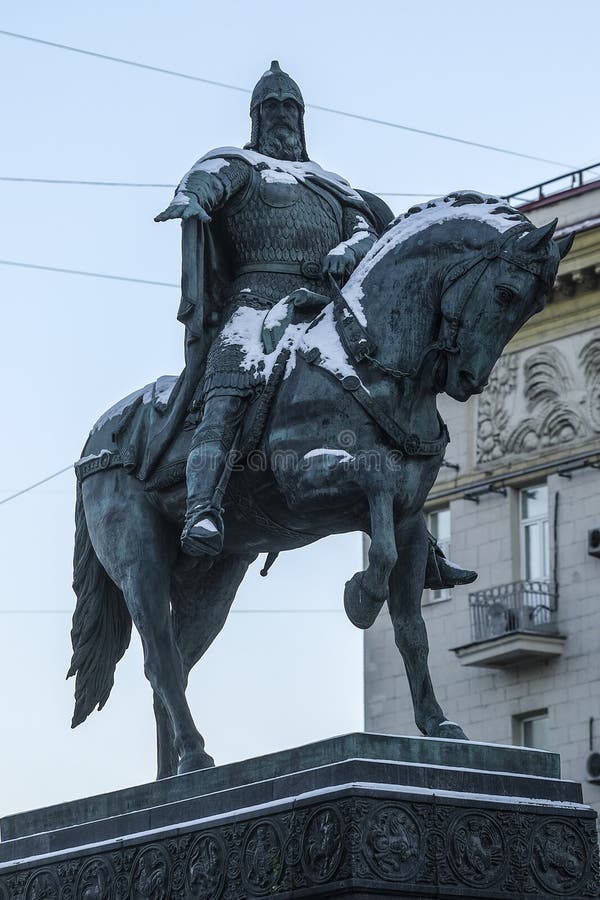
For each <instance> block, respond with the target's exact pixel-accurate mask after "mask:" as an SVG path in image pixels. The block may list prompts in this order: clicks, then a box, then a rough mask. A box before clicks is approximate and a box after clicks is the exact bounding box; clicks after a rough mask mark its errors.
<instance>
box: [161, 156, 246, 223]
mask: <svg viewBox="0 0 600 900" xmlns="http://www.w3.org/2000/svg"><path fill="white" fill-rule="evenodd" d="M211 163H212V164H213V165H211ZM215 163H222V165H220V167H219V168H218V170H217V171H211V169H214V168H215V165H214V164H215ZM249 178H250V169H249V167H248V165H247V164H246V163H245V162H243V161H242V160H239V159H232V160H230V161H229V162H226V161H225V160H205V161H204V162H200V163H196V165H195V166H194V167H193V168H192V169H190V171H189V172H188V173H187V175H185V176H184V178H182V180H181V181H180V183H179V185H178V187H177V190H176V191H175V196H174V197H173V199H172V200H171V203H170V204H169V206H168V207H167V208H166V209H165V210H163V212H161V213H159V214H158V215H157V216H156V218H155V219H154V221H155V222H166V221H168V220H169V219H191V218H193V217H195V218H197V219H200V221H201V222H210V217H211V213H212V212H213V211H214V210H216V209H219V208H220V207H221V206H222V205H223V204H224V203H225V202H226V201H227V200H228V199H229V198H230V197H232V196H233V195H234V194H236V193H237V192H238V191H240V190H241V189H242V188H243V187H245V186H246V184H247V183H248V179H249Z"/></svg>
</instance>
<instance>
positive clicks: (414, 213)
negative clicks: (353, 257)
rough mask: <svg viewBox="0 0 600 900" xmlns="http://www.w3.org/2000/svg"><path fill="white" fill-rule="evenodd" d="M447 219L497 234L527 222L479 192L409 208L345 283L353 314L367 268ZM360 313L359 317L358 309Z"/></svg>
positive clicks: (501, 201)
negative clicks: (484, 227) (477, 224)
mask: <svg viewBox="0 0 600 900" xmlns="http://www.w3.org/2000/svg"><path fill="white" fill-rule="evenodd" d="M451 219H470V220H471V221H475V222H482V223H485V224H487V225H490V226H492V227H493V228H495V229H496V230H497V231H499V232H500V233H502V232H504V231H507V230H508V229H509V228H512V227H513V226H514V225H515V224H517V223H520V222H523V223H529V219H528V218H527V217H526V216H525V215H523V213H520V212H519V211H518V210H516V209H513V207H512V206H509V205H508V203H507V202H506V200H504V199H503V198H502V197H495V196H492V195H490V194H481V193H479V191H453V192H452V193H451V194H446V196H445V197H438V198H437V199H435V200H429V201H428V202H427V203H418V204H416V205H415V206H411V208H410V209H409V210H408V211H407V212H405V213H402V214H401V215H399V216H397V217H396V218H395V219H394V220H393V221H392V222H390V224H389V225H388V227H387V228H386V230H385V231H384V232H383V234H382V235H381V237H380V238H379V240H378V241H376V242H375V244H374V245H373V246H372V247H371V249H370V251H369V252H368V253H367V255H366V256H365V258H364V259H363V260H362V262H361V263H360V265H359V266H358V267H357V268H356V270H355V272H354V273H353V274H352V276H351V277H350V279H349V281H348V283H347V284H346V287H345V288H344V296H345V298H346V300H347V302H348V303H349V305H350V306H351V307H352V308H353V311H354V312H355V313H356V314H359V304H360V300H361V298H362V297H363V296H364V294H363V289H362V285H363V282H364V280H365V278H366V277H367V275H368V274H369V272H370V271H371V269H372V268H373V267H374V266H375V265H376V264H377V263H379V262H380V261H381V259H382V258H383V257H384V256H385V255H387V254H388V253H389V252H390V251H392V250H395V249H397V248H398V247H399V246H400V245H401V244H403V243H404V242H405V241H407V240H408V239H409V238H412V237H413V236H414V235H415V234H418V233H419V232H420V231H425V229H427V228H430V227H431V226H432V225H438V224H441V223H442V222H446V221H449V220H451ZM532 227H533V226H532ZM355 307H356V308H355ZM360 313H361V314H362V310H360ZM359 318H360V316H359Z"/></svg>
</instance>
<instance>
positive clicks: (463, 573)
mask: <svg viewBox="0 0 600 900" xmlns="http://www.w3.org/2000/svg"><path fill="white" fill-rule="evenodd" d="M476 578H477V572H474V571H473V570H472V569H463V568H462V566H458V565H456V563H453V562H451V561H450V560H449V559H446V557H445V555H444V552H443V551H442V549H441V547H440V546H439V545H438V542H437V541H436V539H435V538H434V537H433V535H432V534H430V535H429V554H428V557H427V569H426V570H425V587H426V588H431V590H434V591H438V590H441V589H442V588H453V587H457V586H458V585H460V584H471V583H472V582H473V581H475V579H476Z"/></svg>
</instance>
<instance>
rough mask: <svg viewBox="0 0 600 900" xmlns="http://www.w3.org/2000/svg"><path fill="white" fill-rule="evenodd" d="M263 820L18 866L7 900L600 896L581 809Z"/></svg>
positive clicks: (337, 813) (441, 805)
mask: <svg viewBox="0 0 600 900" xmlns="http://www.w3.org/2000/svg"><path fill="white" fill-rule="evenodd" d="M490 799H491V798H490ZM497 800H499V798H497ZM264 812H265V814H264V815H260V814H259V815H256V813H255V814H254V815H252V814H251V813H248V814H247V818H246V817H244V816H240V817H238V818H236V820H235V821H233V822H232V821H231V820H230V821H228V822H226V823H224V824H221V825H218V824H215V823H214V821H212V822H211V823H210V824H208V825H207V826H206V827H202V826H200V827H199V828H198V826H197V825H196V826H194V827H196V828H197V830H195V831H194V830H190V831H189V832H184V833H181V832H177V833H176V834H175V835H174V836H169V837H163V838H161V839H158V837H157V836H156V835H154V836H153V839H152V840H151V841H146V842H144V839H143V835H141V836H140V838H139V841H140V843H139V845H132V846H123V843H121V844H120V845H119V844H118V843H113V844H112V847H110V848H108V849H103V852H94V850H93V848H92V849H91V850H90V851H89V854H88V855H85V853H84V854H83V855H78V856H77V857H76V858H72V859H67V860H65V859H62V860H61V861H60V862H52V861H51V860H50V859H48V860H47V861H46V862H45V863H44V864H41V863H38V864H37V865H35V866H33V867H31V868H30V869H27V868H26V867H23V866H21V867H20V868H17V870H16V871H13V872H11V873H8V874H4V875H1V874H0V898H1V900H42V898H43V900H91V898H94V900H221V898H222V900H247V898H261V897H277V896H291V895H292V894H293V896H294V897H301V896H310V895H311V892H312V890H313V889H314V890H317V889H318V890H319V893H321V894H322V890H323V889H324V886H329V888H328V890H329V891H330V892H328V893H327V894H326V896H335V895H336V894H337V892H338V890H339V891H340V892H342V891H346V893H345V896H352V894H351V893H348V890H347V889H348V885H349V884H351V885H353V886H354V887H355V888H356V889H357V891H358V890H359V889H360V894H361V896H370V894H369V890H373V891H374V892H376V893H377V895H378V896H381V895H382V894H387V895H389V896H395V897H401V896H414V892H417V893H426V888H427V886H435V893H436V896H438V897H441V898H443V897H448V898H452V897H454V898H458V897H477V898H482V897H487V896H493V897H498V898H501V897H504V896H506V897H511V896H524V895H527V896H531V897H532V898H535V897H554V896H556V897H560V896H567V895H568V896H572V897H597V896H598V895H599V893H600V881H599V873H598V852H597V851H598V848H597V837H596V828H595V822H594V818H593V817H592V816H591V815H589V814H587V815H586V813H585V811H583V810H582V811H581V813H579V812H578V811H576V810H575V809H571V810H565V809H564V808H562V809H561V808H558V811H556V810H553V809H552V808H551V807H546V808H543V807H539V806H533V807H532V806H529V807H528V806H527V805H524V806H523V805H520V806H518V807H516V806H515V805H514V804H513V805H512V808H511V803H510V802H507V803H504V804H503V803H502V802H497V803H496V804H495V805H491V804H489V803H488V804H486V805H484V804H477V803H476V804H475V805H474V804H473V803H468V802H467V801H466V800H462V801H460V802H459V803H456V804H455V803H452V802H450V801H448V802H446V801H444V802H441V798H439V797H438V798H435V797H433V796H431V795H429V796H426V797H425V798H424V799H408V798H406V797H404V796H403V797H394V796H393V795H390V798H388V799H381V798H380V799H376V798H369V797H368V796H364V795H360V796H346V797H337V798H336V799H335V800H330V801H328V802H327V803H323V802H318V801H317V802H315V803H314V804H306V805H304V806H302V807H301V808H298V807H296V806H295V805H291V807H288V808H285V809H281V808H279V809H278V810H277V811H275V810H273V809H270V810H269V809H265V811H264ZM373 896H375V893H374V894H373Z"/></svg>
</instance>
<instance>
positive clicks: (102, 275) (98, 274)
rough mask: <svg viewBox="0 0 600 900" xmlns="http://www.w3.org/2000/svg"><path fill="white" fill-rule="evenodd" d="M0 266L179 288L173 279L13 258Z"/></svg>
mask: <svg viewBox="0 0 600 900" xmlns="http://www.w3.org/2000/svg"><path fill="white" fill-rule="evenodd" d="M0 266H18V267H19V268H20V269H41V270H42V271H43V272H62V273H63V274H67V275H85V276H86V277H88V278H109V279H110V280H111V281H129V282H134V283H135V284H152V285H155V286H157V287H169V288H178V287H180V285H178V284H176V283H175V282H173V281H153V280H151V279H149V278H129V277H128V276H127V275H107V274H106V273H105V272H84V271H83V270H82V269H63V268H59V267H58V266H40V265H37V263H24V262H15V260H12V259H0Z"/></svg>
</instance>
